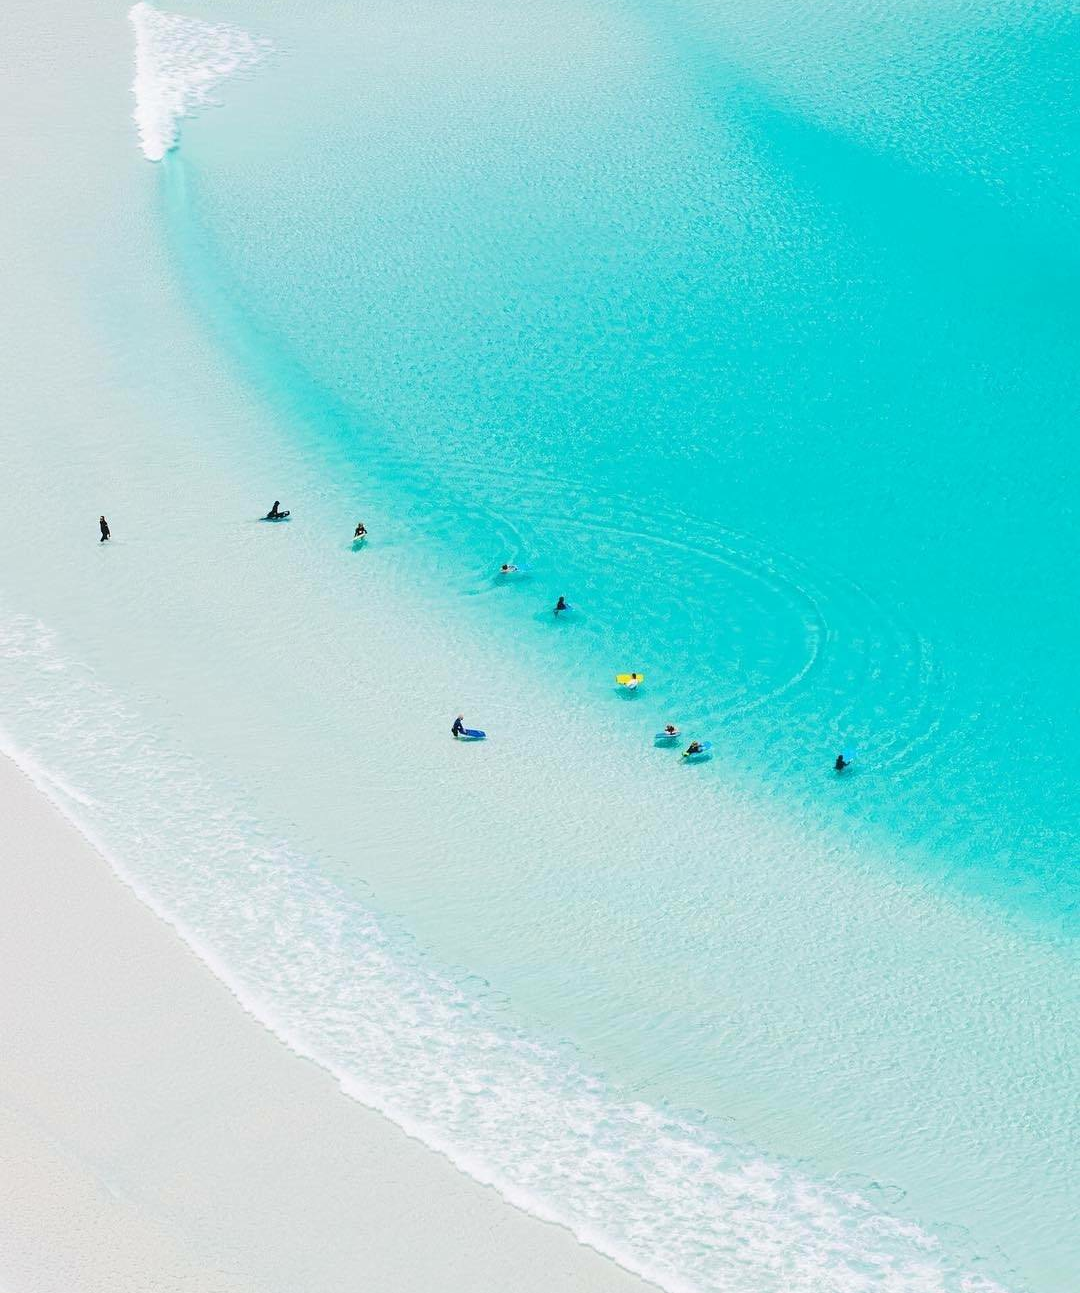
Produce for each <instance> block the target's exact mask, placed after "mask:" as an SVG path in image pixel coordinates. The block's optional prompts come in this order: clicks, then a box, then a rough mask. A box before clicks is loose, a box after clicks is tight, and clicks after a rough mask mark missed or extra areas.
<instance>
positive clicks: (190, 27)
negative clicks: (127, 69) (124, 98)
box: [128, 3, 272, 162]
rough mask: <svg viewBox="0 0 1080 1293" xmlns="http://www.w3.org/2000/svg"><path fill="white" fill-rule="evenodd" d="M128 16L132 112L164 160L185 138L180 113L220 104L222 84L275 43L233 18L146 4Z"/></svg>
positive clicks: (143, 139) (155, 155)
mask: <svg viewBox="0 0 1080 1293" xmlns="http://www.w3.org/2000/svg"><path fill="white" fill-rule="evenodd" d="M128 17H129V18H130V19H131V25H132V26H133V27H134V28H135V80H134V82H133V84H132V87H131V90H132V93H133V94H134V95H135V112H134V113H133V114H132V115H133V116H134V118H135V123H136V125H137V126H138V128H139V144H140V147H141V148H142V150H143V152H144V153H145V154H146V156H147V157H148V158H149V159H150V160H151V161H152V162H160V161H161V159H162V158H163V157H164V156H165V154H166V153H167V152H168V151H169V150H170V149H171V148H175V147H176V145H177V143H178V142H179V138H180V118H181V117H184V116H188V115H190V114H191V113H192V112H195V111H197V110H198V109H199V108H204V107H206V106H207V105H211V104H214V103H215V102H216V100H215V99H214V98H213V97H212V96H213V92H214V89H215V88H216V87H217V86H218V84H219V83H220V82H222V81H224V80H225V79H226V78H227V77H230V76H234V75H235V74H236V73H237V72H244V71H247V70H249V69H250V68H253V67H255V66H256V65H257V64H258V63H260V62H262V60H263V59H264V58H266V56H267V55H268V54H269V53H270V51H271V49H272V46H271V44H270V42H269V41H268V40H265V39H262V38H259V37H256V36H251V35H249V34H248V33H247V32H246V31H241V29H240V28H239V27H233V26H230V24H228V23H223V22H203V21H201V20H200V19H198V18H184V17H182V16H181V15H180V14H175V13H162V12H161V11H160V10H158V9H155V8H154V7H153V6H152V5H148V4H144V3H140V4H137V5H135V6H134V8H132V9H131V11H130V12H129V14H128Z"/></svg>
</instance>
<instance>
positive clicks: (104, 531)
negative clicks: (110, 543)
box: [98, 516, 112, 543]
mask: <svg viewBox="0 0 1080 1293" xmlns="http://www.w3.org/2000/svg"><path fill="white" fill-rule="evenodd" d="M98 525H99V526H100V527H101V538H100V539H98V543H104V542H105V540H106V539H111V538H112V535H111V534H110V533H109V523H108V521H106V519H105V518H104V517H103V516H99V517H98Z"/></svg>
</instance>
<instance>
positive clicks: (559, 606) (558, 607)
mask: <svg viewBox="0 0 1080 1293" xmlns="http://www.w3.org/2000/svg"><path fill="white" fill-rule="evenodd" d="M569 609H570V607H569V606H567V604H566V598H565V597H560V598H559V600H558V601H557V602H556V603H555V614H556V615H558V614H559V612H560V611H568V610H569Z"/></svg>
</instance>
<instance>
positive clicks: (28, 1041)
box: [0, 755, 653, 1293]
mask: <svg viewBox="0 0 1080 1293" xmlns="http://www.w3.org/2000/svg"><path fill="white" fill-rule="evenodd" d="M0 798H2V801H3V803H4V805H5V810H6V811H5V812H4V814H3V821H2V823H0V843H2V850H3V853H4V856H5V857H6V858H7V860H8V865H7V868H6V872H5V881H6V886H7V893H8V902H7V903H6V904H5V905H4V909H3V912H2V913H0V924H2V928H3V935H2V937H0V973H2V974H3V977H4V981H5V982H6V983H7V984H8V985H9V989H8V991H7V992H5V993H4V994H3V997H2V1000H0V1019H2V1027H0V1031H2V1033H3V1036H4V1037H5V1046H4V1048H3V1055H2V1057H0V1109H2V1110H3V1112H2V1114H0V1160H3V1161H5V1162H7V1163H9V1164H10V1165H11V1167H10V1169H9V1170H8V1171H7V1172H5V1173H3V1174H2V1175H3V1180H4V1182H5V1185H4V1187H3V1189H2V1190H0V1252H2V1253H3V1254H4V1257H3V1269H2V1271H0V1278H2V1279H3V1280H4V1282H5V1283H4V1286H5V1288H6V1289H7V1290H8V1291H9V1293H46V1291H48V1290H61V1289H69V1290H70V1289H71V1288H78V1289H80V1291H81V1293H97V1290H100V1291H101V1293H106V1290H108V1291H109V1293H116V1291H117V1290H121V1289H127V1288H131V1289H136V1288H138V1289H146V1288H151V1287H152V1288H154V1289H155V1290H167V1289H172V1288H177V1289H179V1288H182V1287H190V1286H191V1284H190V1282H191V1281H192V1280H197V1281H198V1283H197V1287H198V1288H199V1289H200V1291H201V1293H219V1291H220V1293H235V1291H238V1290H246V1289H276V1288H280V1289H282V1290H285V1289H290V1288H292V1289H295V1288H297V1287H301V1286H303V1287H311V1288H319V1289H324V1290H328V1291H329V1290H332V1289H335V1288H340V1289H343V1290H344V1289H346V1288H355V1287H356V1286H357V1283H358V1282H363V1281H365V1280H366V1281H369V1282H371V1283H373V1285H374V1286H375V1287H378V1288H380V1289H400V1290H406V1289H421V1288H432V1287H441V1288H455V1287H456V1288H461V1289H469V1290H484V1289H490V1290H492V1293H495V1291H496V1290H505V1289H507V1288H514V1289H515V1290H522V1291H527V1290H536V1293H541V1291H542V1290H548V1289H550V1288H552V1287H554V1286H557V1287H559V1288H561V1289H568V1290H581V1291H582V1293H584V1291H585V1290H589V1291H590V1293H592V1291H594V1290H595V1291H596V1293H600V1291H606V1290H610V1291H611V1293H632V1290H642V1291H644V1290H645V1289H647V1288H651V1287H653V1286H652V1285H648V1284H646V1283H645V1282H644V1281H642V1280H640V1279H638V1278H637V1277H636V1276H634V1275H631V1274H630V1273H629V1272H626V1271H624V1270H622V1269H621V1268H620V1267H618V1266H617V1265H616V1264H615V1263H614V1262H612V1261H610V1260H609V1259H608V1258H606V1257H603V1256H601V1255H600V1254H599V1253H597V1252H595V1251H594V1250H592V1249H590V1248H588V1247H587V1246H585V1245H582V1244H581V1243H579V1242H578V1240H577V1239H575V1238H574V1237H573V1236H572V1235H571V1234H570V1233H569V1232H568V1231H566V1230H565V1229H563V1228H562V1227H560V1226H557V1225H552V1224H549V1223H547V1222H544V1221H541V1220H539V1219H537V1218H535V1217H532V1216H529V1215H527V1214H525V1213H523V1212H521V1211H519V1210H518V1209H517V1208H515V1207H513V1206H512V1205H511V1204H509V1203H507V1202H506V1201H505V1200H503V1199H502V1198H501V1197H500V1196H499V1195H498V1194H497V1192H496V1191H495V1190H494V1189H493V1188H491V1187H488V1186H483V1185H480V1184H479V1183H478V1182H476V1181H474V1180H472V1179H471V1178H469V1177H467V1176H465V1175H464V1174H462V1173H460V1172H459V1171H458V1170H457V1169H456V1168H455V1167H453V1166H452V1165H451V1164H450V1163H449V1162H448V1161H447V1160H446V1159H444V1158H443V1157H442V1156H441V1155H439V1154H438V1153H436V1152H435V1151H434V1150H431V1149H429V1148H427V1147H426V1146H424V1145H422V1144H420V1142H418V1141H416V1140H413V1139H412V1138H410V1137H409V1136H407V1135H406V1134H405V1133H404V1132H403V1131H401V1130H400V1129H399V1128H397V1127H395V1126H394V1125H393V1124H391V1123H390V1122H389V1121H388V1120H387V1119H385V1118H384V1117H383V1116H382V1115H380V1114H378V1113H376V1112H374V1111H373V1110H371V1109H368V1108H366V1107H365V1106H363V1105H361V1104H359V1103H358V1102H356V1101H355V1100H353V1099H351V1098H350V1097H349V1096H347V1095H346V1094H345V1093H344V1092H343V1091H342V1090H341V1089H340V1087H339V1085H338V1084H337V1082H336V1081H335V1080H334V1078H333V1077H332V1076H331V1075H330V1074H329V1073H327V1072H325V1071H324V1070H322V1069H321V1068H319V1067H318V1066H317V1065H315V1064H314V1063H311V1062H310V1061H308V1060H305V1059H302V1058H301V1057H300V1056H298V1055H296V1054H295V1053H294V1052H292V1051H290V1050H289V1049H288V1048H287V1047H286V1046H285V1045H284V1044H283V1043H282V1042H280V1041H279V1040H278V1039H277V1038H276V1037H274V1036H273V1034H271V1033H270V1032H269V1030H268V1029H266V1028H265V1027H264V1026H263V1025H262V1024H260V1023H259V1022H258V1021H257V1020H256V1019H255V1018H254V1017H253V1016H251V1015H250V1014H248V1013H247V1012H246V1011H245V1010H244V1009H243V1008H242V1007H241V1005H240V1003H239V1002H238V1001H237V1000H236V998H235V997H234V996H233V995H232V994H231V993H230V992H229V990H228V988H227V987H226V986H225V985H224V984H223V983H221V982H220V981H219V980H218V979H217V978H216V977H215V976H214V975H213V974H212V973H211V971H210V970H209V969H208V968H207V967H206V966H205V965H204V964H203V963H202V962H201V961H200V960H199V959H198V958H197V957H196V955H195V954H194V953H193V952H192V951H190V950H189V949H188V948H187V947H186V946H184V945H183V943H182V942H181V941H180V939H179V938H178V937H177V936H176V935H175V934H174V932H173V931H172V930H171V929H169V928H168V927H167V926H166V924H165V922H164V921H162V920H161V919H160V918H159V917H157V916H156V915H154V913H153V912H151V911H150V909H149V908H148V907H146V906H145V905H144V904H143V903H142V902H140V900H139V899H138V897H137V896H136V895H135V893H134V892H133V891H132V890H131V889H130V888H129V887H128V886H127V885H125V884H124V883H123V882H122V881H121V880H120V878H119V877H118V876H116V875H115V873H113V871H112V868H111V867H109V865H108V863H107V861H106V860H105V859H103V858H102V857H101V855H100V854H99V853H98V852H97V851H96V850H95V849H94V848H93V846H92V845H91V844H90V842H89V841H88V840H87V839H86V838H85V837H84V836H83V835H82V834H81V833H80V832H79V831H78V830H77V828H76V827H75V826H74V824H73V823H71V822H70V821H69V820H68V819H67V818H66V817H65V816H64V815H63V814H62V812H61V811H60V809H59V808H58V807H57V806H56V805H54V804H53V803H52V802H51V801H50V800H49V799H48V798H47V797H46V795H45V794H44V793H43V792H42V791H41V790H40V789H39V788H38V787H37V786H36V785H35V784H34V783H33V781H32V780H31V778H30V776H29V775H28V774H27V773H25V772H24V771H23V770H22V768H21V767H19V765H17V764H15V763H14V762H12V761H11V760H10V759H9V758H8V757H7V756H6V755H4V756H0ZM106 868H108V869H106ZM195 1183H197V1188H193V1187H194V1184H195ZM270 1218H273V1224H272V1225H268V1224H267V1222H268V1220H269V1219H270Z"/></svg>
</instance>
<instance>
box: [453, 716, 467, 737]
mask: <svg viewBox="0 0 1080 1293" xmlns="http://www.w3.org/2000/svg"><path fill="white" fill-rule="evenodd" d="M464 732H465V715H464V714H459V715H458V716H457V718H455V719H454V726H453V727H452V728H451V729H450V735H451V736H454V737H458V736H462V735H464Z"/></svg>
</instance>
